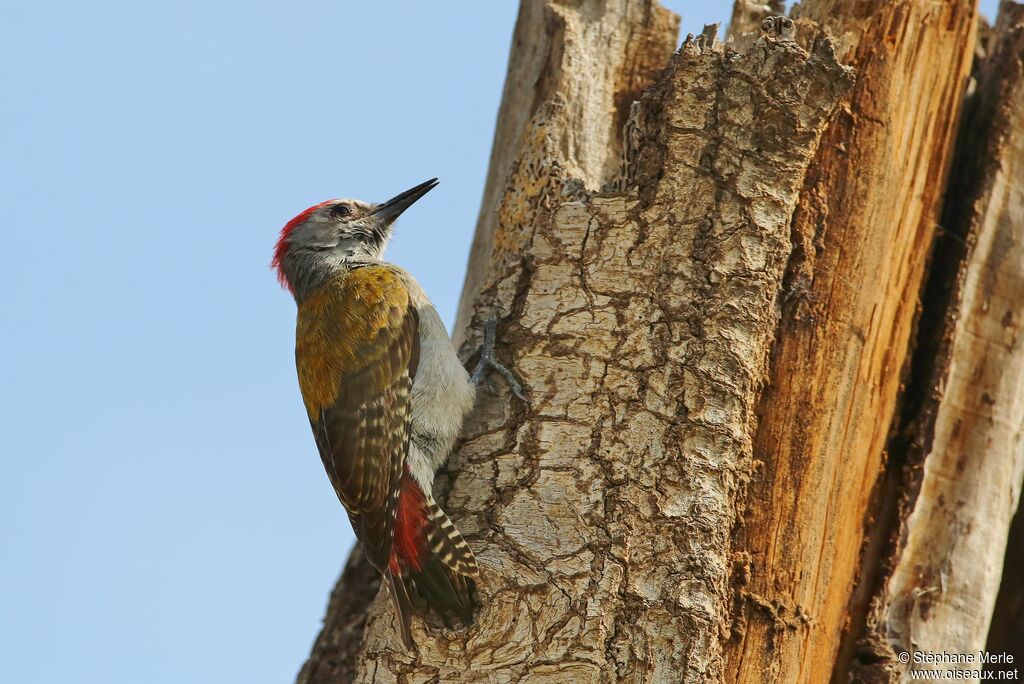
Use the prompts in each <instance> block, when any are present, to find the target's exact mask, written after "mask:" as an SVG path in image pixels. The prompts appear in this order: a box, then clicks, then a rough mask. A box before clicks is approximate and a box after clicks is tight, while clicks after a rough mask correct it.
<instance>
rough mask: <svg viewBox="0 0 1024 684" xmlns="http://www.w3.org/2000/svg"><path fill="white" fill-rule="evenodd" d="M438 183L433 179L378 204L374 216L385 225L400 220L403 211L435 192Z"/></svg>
mask: <svg viewBox="0 0 1024 684" xmlns="http://www.w3.org/2000/svg"><path fill="white" fill-rule="evenodd" d="M437 183H438V180H437V179H436V178H431V179H430V180H428V181H427V182H425V183H420V184H419V185H417V186H416V187H414V188H409V189H408V190H406V191H405V192H403V193H401V194H398V195H395V196H394V197H392V198H391V199H389V200H388V201H387V202H384V203H383V204H378V205H377V206H376V207H374V209H373V212H372V214H373V216H375V217H376V218H377V219H378V220H380V221H381V222H382V223H383V224H385V225H387V224H389V223H391V222H392V221H394V220H395V219H396V218H398V217H399V215H401V213H402V212H403V211H405V210H406V209H408V208H409V207H411V206H412V205H413V204H414V203H415V202H416V200H418V199H419V198H420V197H423V196H424V195H426V194H427V193H428V192H430V191H431V190H433V189H434V186H436V185H437Z"/></svg>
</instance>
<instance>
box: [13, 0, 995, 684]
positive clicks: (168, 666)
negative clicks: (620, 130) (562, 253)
mask: <svg viewBox="0 0 1024 684" xmlns="http://www.w3.org/2000/svg"><path fill="white" fill-rule="evenodd" d="M664 4H665V5H666V6H668V7H670V8H671V9H674V10H675V11H677V12H680V13H682V14H683V15H684V27H683V32H684V33H685V32H687V31H692V32H696V31H698V30H699V29H700V27H701V25H702V24H703V23H704V22H705V21H708V22H710V21H714V20H721V21H724V20H726V19H727V18H728V13H729V7H730V4H729V3H728V2H725V1H724V0H721V1H715V2H696V3H694V2H690V3H687V2H683V1H682V0H676V1H672V2H665V3H664ZM993 5H994V2H992V1H989V2H985V3H983V6H986V7H988V6H993ZM515 11H516V3H514V2H511V1H510V0H506V1H504V2H476V3H466V2H461V3H454V2H441V3H423V2H413V1H411V0H408V1H403V2H387V3H384V2H380V3H338V2H292V3H270V2H253V1H250V2H244V3H243V2H219V3H208V2H196V1H184V2H176V3H166V2H161V3H155V2H138V1H137V2H102V1H100V2H95V3H82V2H49V3H24V2H22V3H16V2H3V3H2V4H0V72H2V82H3V84H4V87H5V91H6V92H5V95H6V97H5V98H4V99H3V104H2V105H0V217H2V225H3V227H4V228H3V229H4V235H5V236H6V237H5V239H6V240H7V243H6V244H7V247H6V253H7V257H6V263H5V268H4V269H3V270H2V271H0V284H2V286H3V291H4V292H6V293H7V295H6V296H5V300H6V305H5V306H4V310H3V319H4V327H3V329H4V335H3V336H2V340H0V351H2V357H3V358H4V359H5V360H6V361H5V362H4V363H3V366H2V376H0V416H2V417H3V418H2V421H3V424H2V429H0V454H2V459H0V549H2V552H3V555H2V558H0V601H2V607H0V681H5V682H19V683H20V682H34V683H35V682H45V683H49V682H61V683H64V682H74V683H76V684H92V683H96V684H100V683H102V684H111V683H116V684H120V683H125V684H127V683H129V682H130V683H133V684H134V683H136V682H140V681H144V682H147V683H148V684H162V683H164V682H166V683H172V682H173V683H175V684H180V683H181V682H189V683H190V684H202V683H205V682H218V683H222V682H246V683H260V682H282V681H291V679H292V678H293V677H294V674H295V673H296V671H297V670H298V668H299V666H300V665H301V663H302V662H303V660H304V658H305V656H306V655H307V653H308V652H309V647H310V645H311V643H312V640H313V638H314V637H315V635H316V633H317V631H318V630H319V626H320V618H321V617H322V614H323V611H324V608H325V606H326V601H327V595H328V591H329V590H330V588H331V586H332V584H333V582H334V580H335V578H336V576H337V573H338V570H339V568H340V567H341V564H342V562H343V560H344V558H345V557H346V556H347V554H348V552H349V549H350V547H351V544H352V535H351V531H350V530H349V527H348V523H347V521H346V519H345V516H344V515H343V513H342V509H341V507H340V505H339V504H338V502H337V500H336V499H335V497H334V494H333V492H332V491H331V489H330V487H329V485H328V483H327V478H326V477H325V475H324V474H323V472H322V468H321V465H320V461H319V458H318V457H317V455H316V451H315V447H314V445H313V440H312V438H311V437H310V435H309V426H308V423H307V422H306V418H305V416H304V413H303V410H302V406H301V402H300V400H299V396H298V389H297V386H296V381H295V370H294V364H293V346H292V345H293V335H294V305H293V303H292V302H291V299H290V298H289V297H288V296H287V294H286V293H284V292H282V291H281V290H280V289H279V287H278V285H277V283H276V281H275V279H274V277H273V275H272V273H271V272H270V271H269V269H268V263H269V260H270V256H271V251H272V246H273V242H274V240H275V238H276V234H277V232H278V230H279V229H280V227H281V225H283V224H284V222H285V221H287V220H288V219H289V218H290V217H291V216H292V215H294V214H296V213H298V211H300V210H301V209H303V208H304V207H306V206H308V205H310V204H313V203H315V202H318V201H320V200H323V199H326V198H329V197H336V196H350V197H358V198H363V199H368V200H381V199H385V198H387V197H389V196H391V195H393V194H395V193H396V192H398V191H401V190H404V189H405V188H407V187H409V186H411V185H413V184H414V183H417V182H419V181H422V180H425V179H427V178H430V177H432V176H439V177H440V178H441V186H440V187H439V188H437V189H436V190H434V191H433V192H432V193H430V195H428V196H427V197H426V198H425V199H424V200H423V201H422V202H420V203H419V204H417V205H416V207H415V208H414V209H412V210H411V211H410V212H409V213H408V214H407V215H406V216H405V217H403V220H402V221H400V222H399V225H398V230H397V234H396V238H395V240H394V242H393V243H392V247H391V248H390V250H389V257H390V259H391V260H393V261H395V262H397V263H399V264H401V265H403V266H405V267H406V268H408V269H409V270H410V271H412V272H413V273H414V274H415V275H416V276H417V277H418V278H419V279H420V281H421V282H422V284H423V285H424V287H425V289H426V290H427V292H429V293H430V294H431V296H432V297H433V299H434V301H435V303H436V304H437V306H438V309H439V310H440V311H441V313H442V315H443V316H444V317H445V320H446V321H447V322H448V323H449V324H450V323H451V320H452V318H453V316H454V311H455V306H456V302H457V300H458V295H459V290H460V288H461V285H462V277H463V271H464V268H465V260H466V255H467V253H468V250H469V243H470V239H471V236H472V230H473V226H474V222H475V220H476V215H477V211H478V209H479V198H480V195H481V192H482V189H483V179H484V175H485V172H486V168H487V160H488V156H489V152H490V142H491V135H492V133H493V124H494V118H495V114H496V111H497V107H498V102H499V98H500V95H501V89H502V84H503V83H502V82H503V78H504V73H505V63H506V59H507V56H508V46H509V39H510V37H511V32H512V27H513V23H514V20H515Z"/></svg>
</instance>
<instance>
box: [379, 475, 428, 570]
mask: <svg viewBox="0 0 1024 684" xmlns="http://www.w3.org/2000/svg"><path fill="white" fill-rule="evenodd" d="M401 486H402V489H401V492H400V493H399V495H398V511H397V513H396V516H395V538H394V543H393V545H392V547H391V560H390V562H389V563H388V568H389V569H390V570H391V573H392V574H394V575H395V576H396V577H397V576H401V575H402V574H403V572H404V571H409V570H411V571H412V572H419V571H420V570H421V568H422V567H423V557H422V556H423V555H424V553H425V552H428V550H427V548H426V544H425V543H424V536H425V533H426V522H427V501H426V498H425V497H424V496H423V490H422V489H420V485H419V483H418V482H416V480H415V479H413V477H412V476H411V475H410V474H409V469H408V468H406V470H405V474H404V475H403V476H402V485H401Z"/></svg>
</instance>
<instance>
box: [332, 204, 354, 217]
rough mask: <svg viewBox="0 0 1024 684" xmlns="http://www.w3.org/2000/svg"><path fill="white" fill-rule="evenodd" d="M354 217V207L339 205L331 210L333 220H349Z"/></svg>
mask: <svg viewBox="0 0 1024 684" xmlns="http://www.w3.org/2000/svg"><path fill="white" fill-rule="evenodd" d="M351 215H352V207H350V206H349V205H347V204H338V205H336V206H335V207H334V208H333V209H331V218H336V219H341V218H348V217H349V216H351Z"/></svg>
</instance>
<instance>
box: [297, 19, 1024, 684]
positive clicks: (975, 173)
mask: <svg viewBox="0 0 1024 684" xmlns="http://www.w3.org/2000/svg"><path fill="white" fill-rule="evenodd" d="M779 4H780V3H775V2H774V0H772V1H771V2H766V3H764V5H763V6H762V5H761V4H759V3H754V2H750V1H749V0H738V2H737V6H736V8H735V10H734V12H733V18H732V24H731V26H730V31H731V34H732V36H733V42H732V43H731V44H727V45H725V46H723V45H721V44H719V43H718V42H717V41H716V40H715V38H714V35H715V32H714V30H713V28H712V29H709V30H706V31H705V32H704V33H703V34H702V35H701V36H698V37H695V38H694V37H690V38H688V39H687V40H686V41H685V42H684V43H683V45H682V47H680V48H679V50H678V51H677V52H675V54H673V53H672V50H673V47H674V44H675V35H676V31H677V30H678V28H677V27H678V22H677V19H676V18H675V17H674V16H673V15H671V14H670V13H668V12H666V11H665V10H663V9H661V8H660V7H659V6H658V5H657V4H656V2H655V1H654V0H646V1H642V2H629V1H628V0H575V1H573V2H569V1H568V0H523V2H522V4H521V8H520V14H519V19H518V23H517V27H516V32H515V36H514V39H513V46H512V53H511V56H510V62H509V71H508V77H507V81H506V88H505V94H504V98H503V102H502V106H501V110H500V113H499V118H498V126H497V131H496V134H495V141H494V150H493V153H492V160H491V168H490V171H489V173H488V179H487V186H486V189H485V193H484V202H483V205H482V207H481V212H480V220H479V223H478V226H477V234H476V238H475V240H474V246H473V250H472V254H471V261H470V265H469V269H468V272H467V278H466V284H465V289H464V292H463V300H462V303H461V305H460V310H459V323H458V326H457V331H456V337H457V339H459V340H460V341H462V345H461V351H462V353H463V356H464V358H466V360H467V361H469V360H471V357H472V355H473V353H474V350H475V348H476V346H477V345H478V344H479V336H478V334H477V332H476V329H477V328H478V327H479V326H478V323H479V321H480V320H482V319H483V318H484V317H486V316H488V315H490V314H491V313H497V314H498V315H499V317H500V320H501V324H500V326H499V355H500V356H502V358H503V360H504V361H505V362H506V364H507V365H509V366H510V367H513V368H515V370H516V373H517V374H518V375H519V377H520V379H521V380H522V381H523V383H524V386H525V387H526V388H527V389H528V393H529V397H530V403H529V404H528V405H526V404H523V403H520V402H518V401H517V400H515V399H514V398H512V397H510V395H509V394H508V392H507V391H506V390H505V388H504V387H502V386H498V388H497V389H495V390H490V391H482V392H481V393H480V396H479V398H478V401H477V406H476V408H475V410H474V412H473V413H472V414H471V416H470V417H469V419H468V420H467V424H466V426H465V429H464V436H463V440H462V442H461V443H460V445H459V447H458V448H457V450H456V453H455V454H453V457H452V460H451V463H450V466H449V475H448V476H447V477H441V478H439V484H438V489H439V490H440V491H439V492H438V494H444V493H445V492H446V491H447V492H448V496H447V506H446V510H448V511H449V513H450V515H451V517H452V518H453V520H454V522H455V523H456V525H457V526H458V527H459V529H460V530H461V531H462V532H463V534H464V536H465V537H466V539H467V541H468V542H469V544H470V545H471V546H472V547H473V548H474V550H475V552H476V554H477V558H478V560H479V563H480V565H481V570H482V581H481V583H480V591H479V598H480V603H481V608H480V610H479V611H478V614H477V616H476V620H475V622H474V624H473V625H472V626H470V627H468V628H464V629H462V628H454V629H453V628H448V627H446V626H445V625H442V624H441V623H440V621H439V620H437V619H436V618H435V617H434V616H427V617H426V618H425V619H416V620H414V624H413V636H414V639H415V640H416V642H417V644H418V652H417V653H408V652H406V651H405V650H404V649H403V647H402V645H401V641H400V639H399V638H398V636H397V633H396V629H395V627H396V625H395V621H394V618H393V615H392V612H391V607H390V605H389V604H388V602H387V599H386V597H385V596H378V587H379V581H378V579H377V578H376V577H375V573H374V572H373V570H372V569H371V568H370V567H369V566H368V564H367V563H366V562H365V560H363V558H362V554H361V552H359V551H358V550H357V551H356V552H355V553H354V554H353V556H352V558H351V559H350V560H349V563H348V565H347V566H346V568H345V571H344V573H343V574H342V577H341V579H340V580H339V583H338V585H337V586H336V587H335V590H334V593H333V595H332V597H331V601H330V605H329V606H328V612H327V616H326V618H325V623H324V629H323V631H322V633H321V635H320V637H319V638H318V639H317V642H316V644H315V645H314V648H313V653H312V655H311V656H310V659H309V661H308V662H307V663H306V665H305V666H304V668H303V670H302V672H301V673H300V675H299V682H301V683H304V684H314V683H316V684H320V683H322V682H350V681H354V682H408V683H412V682H447V681H470V682H472V681H479V682H491V681H493V682H519V681H524V682H612V681H628V682H678V681H685V682H725V681H744V682H748V681H749V682H764V681H780V682H790V681H799V682H823V681H828V680H829V679H832V680H833V681H847V680H849V679H864V680H870V681H890V680H896V679H899V678H900V677H901V676H903V675H904V673H905V672H906V669H905V666H903V665H902V664H901V663H900V662H899V660H898V656H897V654H898V652H899V651H900V650H924V651H928V650H930V651H933V652H958V651H964V652H966V651H968V650H974V651H977V650H978V649H981V648H983V647H984V643H985V637H986V634H987V630H988V622H989V620H990V618H991V616H992V614H993V608H994V606H995V604H996V593H997V591H998V589H999V577H1000V569H1001V565H1002V558H1003V553H1004V551H1005V549H1006V540H1007V533H1008V530H1009V526H1010V522H1011V518H1012V516H1013V512H1014V510H1015V508H1016V504H1017V500H1018V498H1019V492H1020V483H1021V478H1022V471H1024V451H1022V440H1021V435H1022V434H1024V403H1022V402H1024V391H1022V390H1024V351H1022V350H1021V341H1020V339H1019V338H1020V336H1019V335H1018V332H1019V329H1020V326H1021V320H1022V318H1024V296H1022V295H1024V251H1022V247H1021V245H1022V244H1024V217H1022V214H1024V196H1022V193H1024V190H1022V188H1024V173H1022V172H1024V146H1022V145H1021V140H1022V138H1024V135H1022V131H1024V120H1022V116H1024V115H1022V112H1024V81H1022V78H1021V56H1022V52H1024V49H1022V44H1024V43H1022V41H1021V34H1022V30H1021V29H1020V27H1019V24H1020V21H1021V18H1020V13H1019V10H1018V9H1017V8H1016V7H1015V6H1012V4H1008V5H1007V6H1006V7H1004V10H1003V19H1002V20H1001V22H1000V24H999V25H998V26H997V28H996V30H995V31H994V33H993V35H992V37H991V38H990V39H988V42H987V45H988V47H989V49H988V52H987V53H986V55H985V59H984V61H981V62H979V63H978V65H976V67H975V75H976V81H977V85H976V87H975V89H974V94H973V95H972V96H971V98H970V99H969V101H968V104H967V108H966V109H965V111H964V114H963V119H964V124H963V125H962V126H961V127H960V131H961V132H960V134H959V137H960V142H959V146H958V147H957V150H958V151H957V153H956V157H955V162H954V154H953V150H954V147H955V146H954V139H955V137H956V135H957V121H958V119H959V117H960V112H961V99H962V95H963V93H964V92H965V91H966V87H967V81H968V76H969V73H970V66H971V57H972V55H973V53H974V36H975V28H976V21H977V18H976V13H975V8H974V5H973V3H972V2H971V1H970V0H941V1H936V2H932V3H927V4H925V3H918V2H914V1H911V0H895V1H887V2H883V1H882V0H857V1H854V0H806V1H805V2H804V3H802V4H801V5H800V6H799V9H798V16H797V17H795V23H794V21H793V20H790V19H784V18H781V17H770V16H769V14H770V13H771V12H773V11H777V9H776V7H777V6H778V5H779ZM819 26H820V27H821V28H819ZM794 29H796V31H798V32H799V35H795V36H794ZM824 29H827V30H828V32H829V33H830V35H833V36H835V38H834V39H830V38H828V37H827V36H826V34H825V33H824ZM841 63H848V64H850V65H851V66H850V67H848V66H842V65H841ZM851 67H852V68H851ZM854 75H856V83H854ZM1014 132H1015V133H1014ZM1011 133H1014V134H1011ZM951 166H952V169H951ZM947 178H948V179H949V183H950V186H949V187H950V188H951V189H952V191H951V192H950V193H949V200H948V201H947V203H946V206H945V210H943V206H942V200H943V193H944V189H945V187H946V182H947ZM940 221H941V223H942V224H943V225H942V228H941V230H939V225H940ZM937 236H939V237H937ZM942 236H949V237H942ZM929 264H930V270H929ZM1014 600H1016V601H1017V603H1013V601H1014ZM999 606H1000V608H1001V609H1002V610H1003V612H1006V613H1007V614H1008V617H1006V618H999V619H1000V622H999V623H997V624H995V625H993V635H995V634H996V632H997V627H999V628H1001V626H1002V625H1009V624H1012V620H1014V619H1019V614H1014V613H1013V606H1018V609H1019V597H1017V598H1016V599H1015V598H1014V596H1011V597H1009V598H1007V599H1005V600H1004V599H1003V598H1002V597H1001V598H1000V599H999ZM998 614H999V613H998V611H997V615H998Z"/></svg>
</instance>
